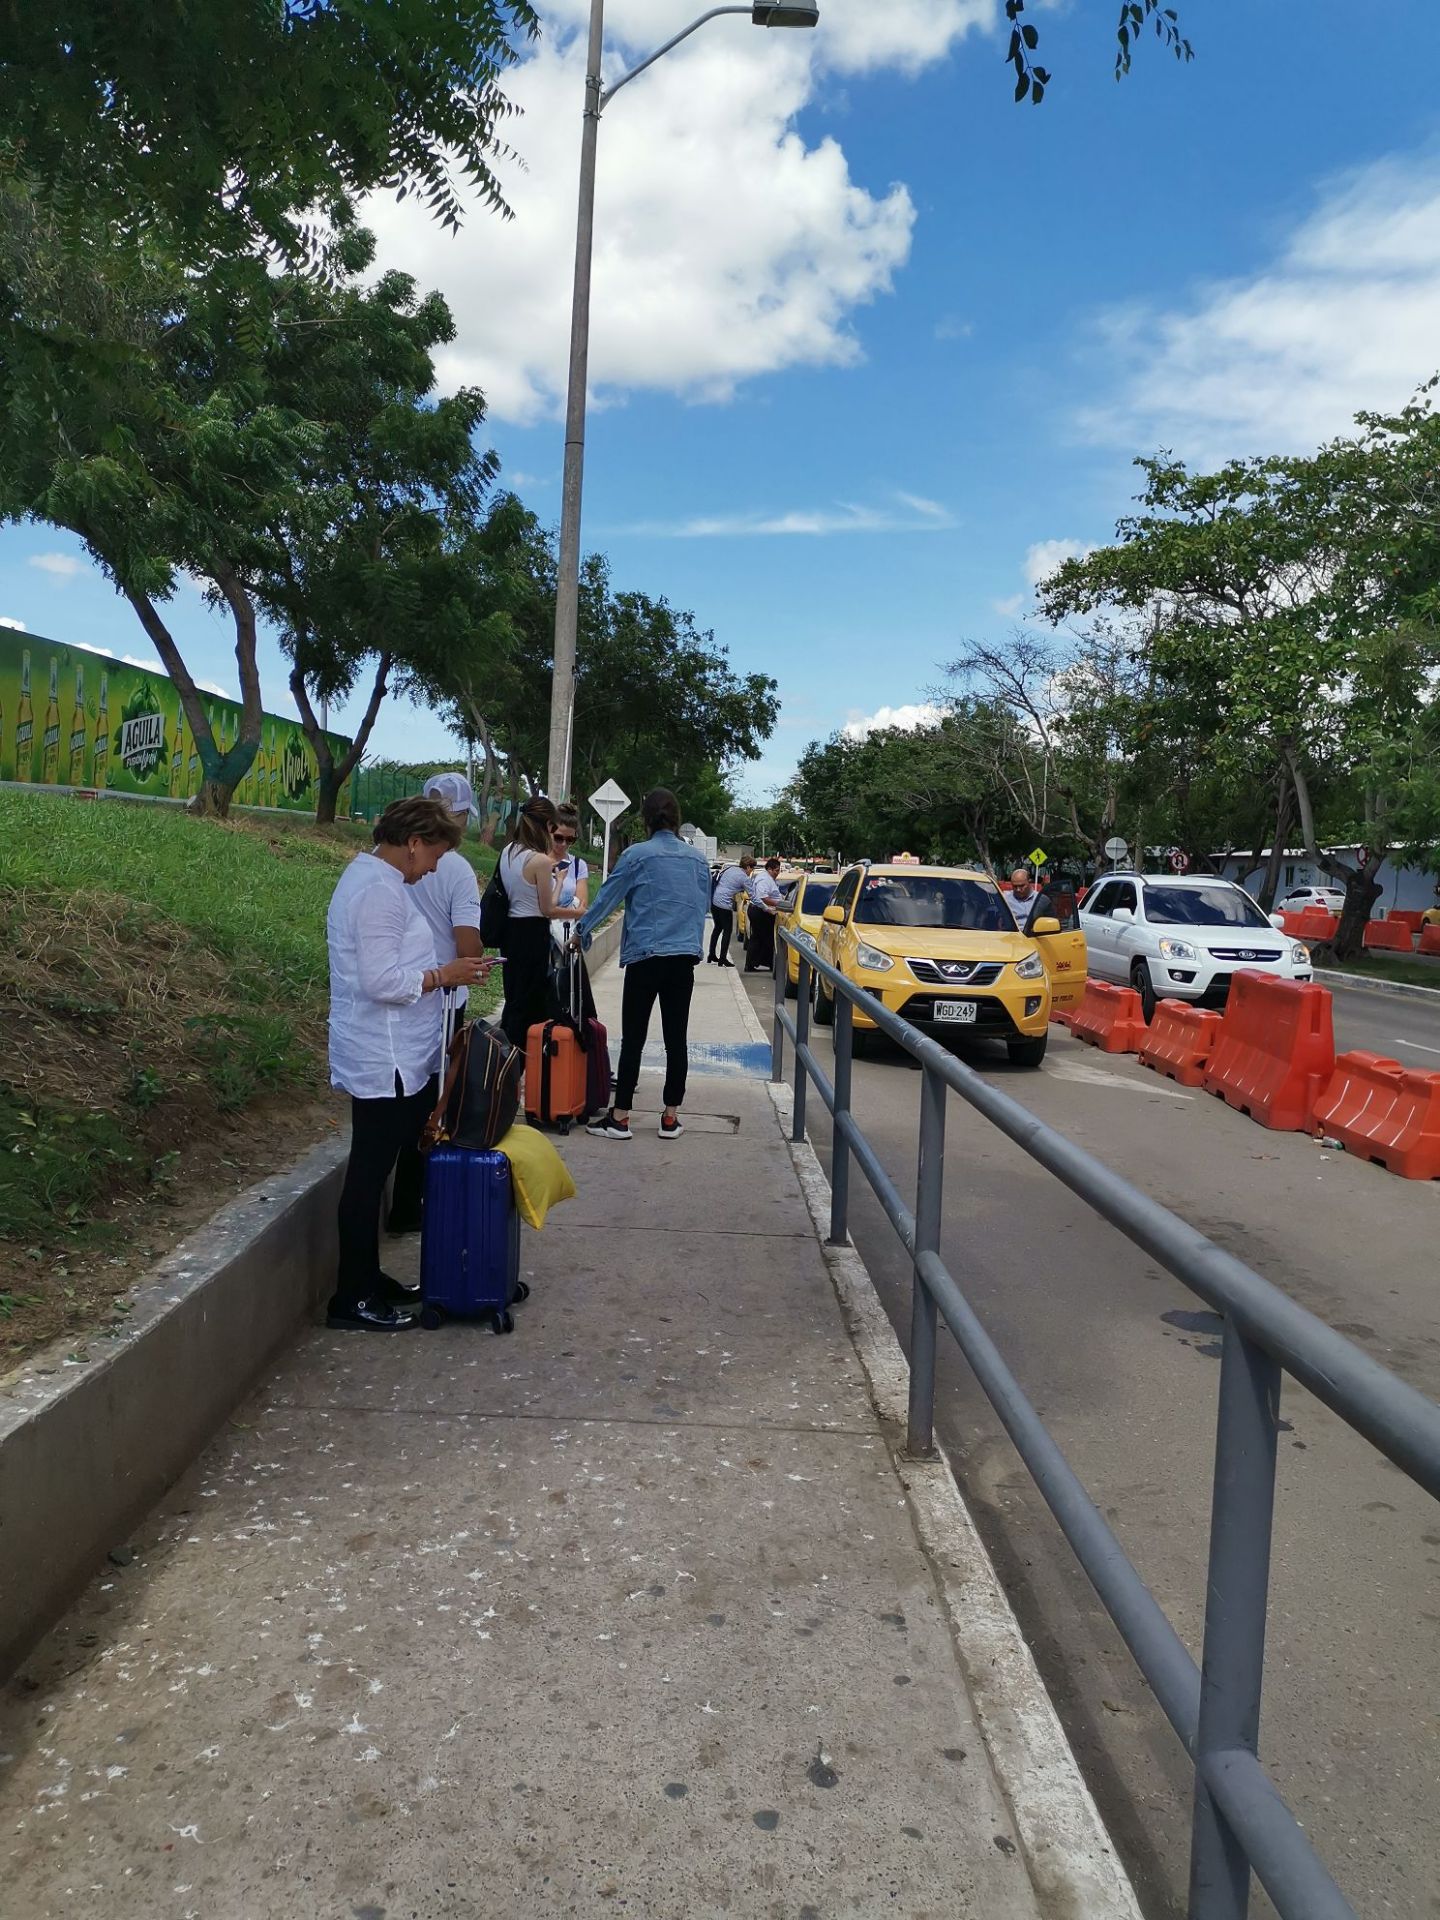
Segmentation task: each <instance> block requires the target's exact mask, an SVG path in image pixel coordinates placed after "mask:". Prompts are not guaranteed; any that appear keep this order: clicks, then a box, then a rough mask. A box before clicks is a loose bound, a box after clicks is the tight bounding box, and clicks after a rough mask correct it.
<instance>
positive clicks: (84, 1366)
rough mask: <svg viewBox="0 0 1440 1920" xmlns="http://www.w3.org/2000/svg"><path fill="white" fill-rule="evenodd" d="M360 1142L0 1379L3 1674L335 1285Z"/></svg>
mask: <svg viewBox="0 0 1440 1920" xmlns="http://www.w3.org/2000/svg"><path fill="white" fill-rule="evenodd" d="M348 1151H349V1142H348V1140H335V1141H328V1142H326V1143H325V1144H324V1145H323V1146H320V1147H316V1148H314V1149H313V1150H312V1151H311V1152H310V1153H309V1154H307V1155H306V1156H305V1158H304V1159H303V1160H301V1161H300V1162H299V1163H298V1164H297V1165H295V1166H293V1167H290V1168H289V1169H287V1170H286V1171H284V1172H281V1173H277V1174H272V1175H271V1176H270V1178H269V1179H267V1180H261V1181H258V1182H257V1183H256V1185H254V1186H253V1187H250V1188H248V1189H247V1190H246V1191H245V1192H244V1193H242V1194H240V1195H238V1196H237V1198H235V1199H234V1200H232V1201H231V1202H230V1203H229V1205H228V1206H225V1207H222V1208H221V1210H220V1211H219V1212H218V1213H217V1214H216V1215H215V1216H214V1217H213V1219H211V1220H210V1221H209V1222H208V1224H207V1225H205V1226H203V1227H201V1228H200V1229H199V1230H198V1231H197V1232H196V1233H193V1234H191V1235H189V1236H188V1238H186V1239H184V1240H182V1241H181V1242H180V1244H179V1245H178V1246H176V1247H174V1248H173V1249H172V1250H171V1252H170V1253H169V1254H167V1256H166V1257H165V1259H164V1260H163V1261H161V1263H160V1264H159V1266H157V1267H156V1268H155V1269H154V1271H153V1273H152V1274H151V1275H150V1276H149V1277H148V1278H147V1279H146V1280H143V1281H142V1282H140V1284H139V1285H138V1286H137V1287H136V1288H135V1290H134V1292H133V1296H132V1297H133V1302H134V1304H133V1309H132V1311H131V1312H130V1314H129V1315H128V1317H127V1320H126V1324H125V1328H124V1330H123V1332H121V1333H120V1334H119V1335H118V1336H117V1337H116V1338H115V1339H113V1340H105V1339H103V1338H102V1337H101V1336H98V1335H92V1336H91V1337H90V1339H89V1342H88V1345H89V1347H90V1348H91V1349H92V1350H93V1349H99V1352H98V1354H97V1356H96V1357H95V1358H94V1359H92V1360H89V1361H78V1360H76V1359H74V1358H72V1357H69V1353H70V1349H72V1348H73V1347H74V1345H75V1342H74V1338H73V1336H72V1337H70V1338H68V1339H61V1340H58V1341H55V1342H53V1343H52V1344H51V1345H50V1346H48V1347H43V1348H41V1350H40V1351H39V1352H38V1353H37V1354H35V1355H34V1356H33V1357H32V1358H31V1359H30V1360H28V1361H26V1362H25V1363H24V1364H23V1365H22V1366H20V1367H19V1368H17V1369H16V1370H15V1372H14V1373H12V1374H9V1375H7V1376H6V1378H5V1380H4V1382H3V1383H0V1564H3V1565H4V1567H5V1569H6V1578H5V1579H4V1580H3V1582H0V1678H4V1677H6V1676H8V1675H9V1673H10V1672H11V1671H12V1670H13V1669H14V1668H15V1667H16V1666H18V1665H19V1663H20V1661H22V1660H23V1659H24V1657H25V1655H26V1654H27V1653H28V1652H29V1650H30V1648H31V1647H33V1646H34V1645H35V1643H36V1642H37V1641H38V1640H39V1639H40V1638H41V1637H42V1636H43V1635H44V1634H45V1633H46V1632H47V1631H48V1629H49V1628H50V1626H51V1625H52V1624H53V1623H54V1621H55V1620H56V1619H57V1618H58V1617H59V1616H60V1614H62V1613H63V1612H64V1610H65V1608H66V1607H67V1606H69V1604H70V1602H71V1601H72V1600H73V1599H74V1598H75V1596H76V1594H77V1593H79V1592H80V1590H81V1589H82V1588H83V1587H84V1585H85V1582H86V1581H87V1580H88V1579H89V1578H90V1576H91V1575H92V1574H93V1573H94V1571H95V1568H96V1567H97V1566H98V1565H99V1564H100V1562H101V1561H102V1560H103V1559H104V1557H105V1555H106V1553H108V1552H111V1551H113V1550H116V1549H118V1548H119V1547H120V1546H121V1545H122V1544H123V1543H124V1541H125V1538H126V1535H127V1534H128V1533H129V1531H130V1529H131V1528H133V1527H134V1526H136V1525H137V1524H138V1523H139V1522H140V1520H141V1519H143V1517H144V1516H145V1514H147V1513H148V1512H149V1511H150V1509H151V1508H152V1507H153V1506H154V1504H155V1502H156V1501H157V1500H159V1499H160V1498H161V1496H162V1495H163V1494H164V1492H165V1491H166V1489H167V1488H168V1487H169V1486H171V1485H172V1484H173V1482H174V1481H175V1480H176V1479H178V1477H179V1476H180V1475H181V1474H182V1473H183V1472H184V1471H185V1469H186V1468H187V1467H188V1466H189V1465H190V1463H191V1462H192V1461H193V1460H194V1458H195V1456H196V1455H197V1454H198V1453H199V1452H200V1451H201V1449H202V1448H203V1447H204V1446H206V1445H207V1444H208V1443H209V1441H210V1439H211V1438H212V1436H213V1435H214V1434H215V1432H216V1431H217V1429H218V1428H219V1427H220V1426H221V1425H222V1424H223V1423H224V1421H225V1420H226V1419H227V1417H228V1416H229V1415H230V1414H231V1413H232V1412H233V1411H234V1409H235V1408H236V1407H237V1406H238V1405H239V1404H240V1402H241V1401H242V1400H243V1399H244V1398H245V1396H246V1395H247V1394H248V1393H249V1392H250V1389H251V1387H252V1386H253V1385H254V1383H255V1381H256V1380H257V1379H259V1378H260V1376H261V1375H262V1374H263V1373H264V1371H265V1369H266V1367H267V1366H268V1365H269V1364H270V1362H271V1361H272V1360H273V1359H274V1357H275V1355H276V1354H277V1353H278V1352H279V1350H280V1348H281V1347H282V1346H283V1345H284V1344H285V1342H286V1341H287V1340H288V1339H289V1338H290V1336H291V1335H292V1334H293V1332H294V1331H295V1329H296V1327H297V1326H299V1325H300V1324H301V1322H302V1321H304V1320H305V1319H307V1318H308V1317H310V1316H311V1315H312V1314H313V1312H314V1311H315V1309H316V1308H317V1307H318V1305H319V1302H320V1300H321V1299H322V1298H323V1295H324V1292H325V1289H326V1286H327V1276H328V1274H329V1272H330V1269H331V1268H332V1267H333V1265H334V1261H335V1201H336V1197H337V1195H338V1191H339V1185H340V1178H341V1168H342V1166H343V1164H344V1161H345V1159H346V1156H347V1154H348Z"/></svg>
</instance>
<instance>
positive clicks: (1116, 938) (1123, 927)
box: [1106, 880, 1147, 986]
mask: <svg viewBox="0 0 1440 1920" xmlns="http://www.w3.org/2000/svg"><path fill="white" fill-rule="evenodd" d="M1111 888H1112V893H1111V899H1110V903H1109V911H1110V919H1109V926H1110V935H1109V942H1110V944H1109V960H1110V971H1109V972H1108V974H1107V975H1106V978H1107V979H1108V980H1112V981H1114V982H1115V983H1116V985H1125V986H1128V985H1129V982H1130V968H1131V966H1132V965H1133V964H1134V961H1135V956H1136V955H1137V954H1142V953H1144V952H1145V942H1146V937H1147V936H1146V933H1145V928H1144V925H1143V924H1142V922H1141V919H1140V914H1141V906H1140V900H1139V893H1140V889H1139V888H1138V887H1137V886H1136V884H1135V882H1134V881H1133V880H1115V881H1112V882H1111ZM1127 909H1128V911H1129V912H1130V913H1131V914H1133V915H1134V916H1135V917H1134V919H1133V920H1117V919H1116V918H1115V915H1116V912H1117V911H1122V910H1127Z"/></svg>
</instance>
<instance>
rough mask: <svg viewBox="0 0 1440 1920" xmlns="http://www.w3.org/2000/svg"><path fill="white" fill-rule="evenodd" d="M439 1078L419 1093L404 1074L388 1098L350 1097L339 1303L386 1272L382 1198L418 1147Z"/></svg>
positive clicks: (363, 1293)
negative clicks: (404, 1156) (401, 1162)
mask: <svg viewBox="0 0 1440 1920" xmlns="http://www.w3.org/2000/svg"><path fill="white" fill-rule="evenodd" d="M438 1095H439V1080H438V1078H437V1077H436V1076H435V1075H433V1074H432V1075H431V1077H430V1079H429V1080H428V1081H426V1083H425V1085H424V1086H423V1087H422V1088H421V1089H420V1091H419V1092H418V1093H409V1094H407V1093H402V1092H401V1091H400V1076H399V1074H396V1076H395V1092H394V1093H393V1094H392V1095H391V1097H390V1098H389V1099H388V1100H355V1099H352V1100H351V1102H350V1163H349V1165H348V1166H347V1167H346V1169H345V1184H344V1186H342V1187H341V1189H340V1214H339V1221H340V1268H339V1273H338V1276H337V1278H336V1281H335V1300H334V1304H335V1305H336V1306H337V1307H341V1306H346V1307H348V1306H353V1305H354V1304H355V1302H356V1301H357V1300H364V1299H365V1298H366V1297H367V1296H368V1295H369V1294H370V1292H371V1290H372V1289H373V1287H374V1285H375V1282H376V1281H377V1280H378V1279H379V1277H380V1202H381V1201H382V1199H383V1198H384V1196H385V1182H386V1181H387V1180H388V1179H389V1178H390V1171H391V1169H392V1168H393V1167H394V1165H395V1162H396V1160H397V1159H398V1158H399V1156H400V1153H401V1151H402V1149H403V1148H405V1147H413V1146H414V1144H415V1142H416V1141H417V1140H418V1139H419V1138H420V1129H421V1128H422V1127H423V1126H424V1124H425V1120H426V1117H427V1115H428V1114H429V1113H430V1112H431V1110H432V1109H433V1108H434V1105H435V1101H436V1099H437V1098H438Z"/></svg>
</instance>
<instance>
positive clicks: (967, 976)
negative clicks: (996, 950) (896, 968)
mask: <svg viewBox="0 0 1440 1920" xmlns="http://www.w3.org/2000/svg"><path fill="white" fill-rule="evenodd" d="M905 964H906V966H907V967H909V969H910V971H911V973H913V974H914V976H915V978H916V979H917V980H924V981H925V982H927V984H931V985H934V986H937V987H990V986H993V985H994V984H995V982H996V981H997V980H998V979H999V978H1000V975H1001V974H1002V973H1003V972H1004V970H1005V969H1004V963H1003V962H1002V963H1000V964H999V965H997V964H996V963H995V962H994V961H991V960H911V959H908V958H907V960H906V962H905Z"/></svg>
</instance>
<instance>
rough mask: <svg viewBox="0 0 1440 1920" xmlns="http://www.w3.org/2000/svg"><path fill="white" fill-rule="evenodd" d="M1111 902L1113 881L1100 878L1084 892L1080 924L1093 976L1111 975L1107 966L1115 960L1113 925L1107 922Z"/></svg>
mask: <svg viewBox="0 0 1440 1920" xmlns="http://www.w3.org/2000/svg"><path fill="white" fill-rule="evenodd" d="M1114 904H1115V882H1114V881H1113V880H1102V881H1100V882H1099V883H1098V884H1097V885H1095V886H1093V887H1092V888H1091V889H1090V891H1089V893H1087V894H1086V896H1085V903H1084V905H1083V906H1082V907H1081V909H1080V925H1081V927H1082V928H1083V929H1084V932H1085V959H1086V965H1087V967H1088V968H1089V971H1090V976H1091V978H1092V979H1095V980H1108V979H1109V978H1110V968H1111V966H1112V964H1113V962H1114V954H1113V952H1112V940H1113V937H1114V928H1113V927H1112V925H1111V923H1110V909H1111V907H1112V906H1113V905H1114Z"/></svg>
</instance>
